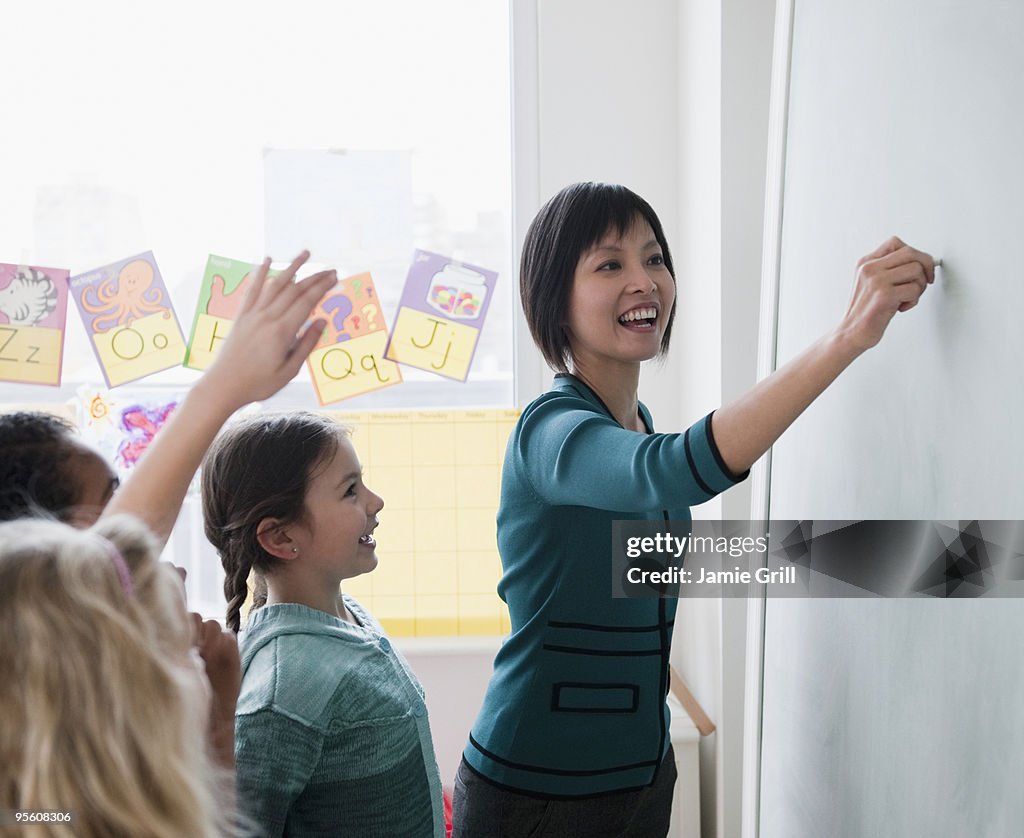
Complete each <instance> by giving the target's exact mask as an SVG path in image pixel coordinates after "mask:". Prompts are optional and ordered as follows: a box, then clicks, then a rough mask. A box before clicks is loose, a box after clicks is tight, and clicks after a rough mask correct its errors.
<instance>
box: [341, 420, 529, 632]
mask: <svg viewBox="0 0 1024 838" xmlns="http://www.w3.org/2000/svg"><path fill="white" fill-rule="evenodd" d="M327 415H329V416H331V417H332V418H334V419H336V420H338V421H340V422H344V423H345V424H347V425H350V426H351V427H352V428H354V433H353V435H352V441H353V443H354V444H355V448H356V451H357V453H358V454H359V459H360V461H361V462H362V465H363V472H364V479H365V481H366V484H367V485H368V486H369V487H370V488H371V489H372V490H373V491H374V492H376V493H377V494H378V495H380V496H381V497H382V498H384V509H383V510H382V511H381V513H380V516H379V518H380V526H379V527H378V528H377V531H376V533H375V537H376V539H377V556H378V558H379V559H380V563H379V564H378V565H377V569H376V570H374V571H373V572H372V573H367V574H365V575H364V576H360V577H357V578H355V579H347V580H345V583H344V585H343V589H344V591H345V592H346V593H348V594H351V595H352V596H354V597H355V598H356V599H358V600H359V601H360V602H361V603H363V604H364V605H365V606H366V607H367V608H369V610H370V612H371V613H372V614H373V615H374V616H375V617H376V618H377V619H378V620H380V622H381V623H382V624H383V625H384V628H385V629H386V630H387V631H388V633H389V634H392V635H394V636H406V637H407V636H429V637H439V636H453V635H501V634H507V633H508V631H509V619H508V609H507V608H506V607H505V603H503V602H502V601H501V600H500V599H499V598H498V594H497V593H496V590H495V589H496V587H497V584H498V580H499V579H500V578H501V563H500V561H499V559H498V548H497V543H496V540H495V515H496V514H497V510H498V492H499V488H500V485H501V463H502V460H503V458H504V456H505V443H506V442H507V440H508V437H509V434H510V433H511V432H512V428H513V427H514V426H515V423H516V420H517V419H518V418H519V413H518V411H515V410H437V411H434V410H427V411H403V412H387V413H385V412H380V413H372V412H366V413H353V412H344V411H329V412H327Z"/></svg>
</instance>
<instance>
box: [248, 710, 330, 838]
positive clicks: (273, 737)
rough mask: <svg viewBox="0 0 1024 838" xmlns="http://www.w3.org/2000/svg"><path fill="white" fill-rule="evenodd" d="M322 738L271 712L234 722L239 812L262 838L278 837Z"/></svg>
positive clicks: (306, 779) (316, 757) (314, 762)
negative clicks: (255, 827) (252, 824)
mask: <svg viewBox="0 0 1024 838" xmlns="http://www.w3.org/2000/svg"><path fill="white" fill-rule="evenodd" d="M322 748H323V734H322V733H321V732H320V731H318V730H316V729H315V728H311V727H308V726H307V725H304V724H301V723H300V722H297V721H295V720H294V719H291V718H288V717H287V716H284V715H282V714H280V713H277V712H275V711H273V710H269V709H264V710H260V711H258V712H256V713H251V714H245V715H239V716H237V717H236V718H235V766H236V769H235V770H236V775H237V778H238V780H237V782H238V797H239V802H240V805H241V807H242V810H243V812H244V814H245V815H246V816H247V817H248V818H249V819H251V820H252V821H253V822H254V823H255V825H256V826H258V827H259V829H260V830H261V832H260V834H261V835H264V836H266V837H267V838H277V836H280V835H283V834H284V829H285V823H286V821H287V819H288V811H289V809H290V807H291V806H292V804H293V803H294V802H295V800H296V798H298V796H299V795H300V794H302V791H303V790H304V789H305V788H306V786H307V785H308V783H309V780H310V777H311V776H312V774H313V769H314V768H315V767H316V765H317V762H318V761H319V760H320V753H321V750H322Z"/></svg>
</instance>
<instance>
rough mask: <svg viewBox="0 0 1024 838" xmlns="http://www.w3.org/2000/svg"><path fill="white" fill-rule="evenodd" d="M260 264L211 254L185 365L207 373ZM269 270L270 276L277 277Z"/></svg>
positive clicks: (193, 322) (200, 288) (201, 288)
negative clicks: (206, 370)
mask: <svg viewBox="0 0 1024 838" xmlns="http://www.w3.org/2000/svg"><path fill="white" fill-rule="evenodd" d="M258 267H259V266H258V265H253V264H251V263H249V262H240V261H238V260H237V259H228V258H227V257H224V256H214V255H212V254H211V255H210V258H209V259H207V260H206V271H205V272H204V273H203V283H202V285H200V286H199V299H198V301H197V302H196V314H195V317H194V318H193V320H192V332H191V334H190V336H189V339H188V347H187V349H186V351H185V366H186V367H191V368H192V369H194V370H205V369H206V368H207V367H208V366H210V364H211V363H212V362H213V359H214V356H215V355H216V354H217V350H218V349H220V347H221V345H222V344H223V341H224V338H226V337H227V336H228V333H229V332H230V331H231V325H232V324H233V323H234V321H235V318H236V317H237V316H238V309H239V308H240V307H241V305H242V300H244V299H245V293H246V291H247V289H248V283H249V281H250V280H251V278H252V277H253V276H254V274H255V271H256V269H257V268H258ZM277 273H278V272H277V271H273V270H272V271H269V272H268V274H267V276H276V275H277Z"/></svg>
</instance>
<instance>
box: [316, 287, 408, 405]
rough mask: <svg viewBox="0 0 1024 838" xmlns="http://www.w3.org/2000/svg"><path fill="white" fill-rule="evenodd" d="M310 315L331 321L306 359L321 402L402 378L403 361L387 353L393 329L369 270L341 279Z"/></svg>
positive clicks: (333, 400)
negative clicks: (400, 368) (386, 320)
mask: <svg viewBox="0 0 1024 838" xmlns="http://www.w3.org/2000/svg"><path fill="white" fill-rule="evenodd" d="M310 319H311V320H316V319H323V320H326V321H327V327H326V328H325V329H324V333H323V335H322V336H321V338H320V340H319V341H318V342H317V345H316V348H315V349H314V350H313V351H312V353H311V354H310V356H309V360H308V361H307V362H306V363H307V365H308V367H309V374H310V375H311V376H312V378H313V386H314V387H315V388H316V395H317V398H318V399H319V400H320V404H331V403H332V402H337V401H341V400H342V399H350V398H352V397H353V396H360V395H362V394H363V393H369V392H370V391H371V390H380V389H382V388H384V387H390V386H391V385H393V384H401V383H402V373H401V370H399V368H398V365H397V364H395V363H394V362H393V361H388V360H386V359H385V358H384V350H385V348H386V347H387V344H388V330H387V326H386V325H385V323H384V312H383V311H381V307H380V300H379V299H378V298H377V291H376V289H375V288H374V286H373V279H372V277H371V276H370V274H368V273H364V274H357V275H356V276H350V277H348V278H346V279H343V280H341V281H340V282H338V284H337V285H336V286H334V288H332V289H331V290H330V291H329V292H327V295H326V296H325V297H324V298H323V299H322V300H321V301H320V302H319V303H318V304H317V307H316V309H315V310H314V311H313V314H312V316H311V317H310Z"/></svg>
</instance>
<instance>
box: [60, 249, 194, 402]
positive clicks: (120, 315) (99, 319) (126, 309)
mask: <svg viewBox="0 0 1024 838" xmlns="http://www.w3.org/2000/svg"><path fill="white" fill-rule="evenodd" d="M71 294H72V295H73V296H74V298H75V303H76V305H77V306H78V311H79V313H80V314H81V315H82V321H83V322H84V323H85V330H86V332H87V333H88V335H89V339H90V340H91V341H92V345H93V351H94V352H95V353H96V358H97V360H98V361H99V363H100V367H101V368H102V370H103V376H104V378H105V379H106V381H107V386H108V387H117V386H118V385H119V384H124V383H126V382H128V381H135V380H137V379H139V378H144V377H145V376H147V375H152V374H153V373H155V372H160V371H161V370H165V369H168V368H170V367H175V366H178V365H179V364H180V363H181V362H182V359H183V357H184V355H185V340H184V337H183V336H182V334H181V326H180V325H178V318H177V316H176V315H175V313H174V307H173V306H172V305H171V298H170V295H169V294H168V293H167V285H166V283H165V282H164V280H163V277H162V276H161V275H160V269H159V268H157V265H156V260H155V259H154V258H153V254H152V252H146V253H141V254H139V255H138V256H131V257H129V258H127V259H122V260H120V261H118V262H113V263H112V264H110V265H105V266H104V267H102V268H96V269H94V270H91V271H88V272H87V273H84V274H79V275H78V276H75V277H72V278H71Z"/></svg>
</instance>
